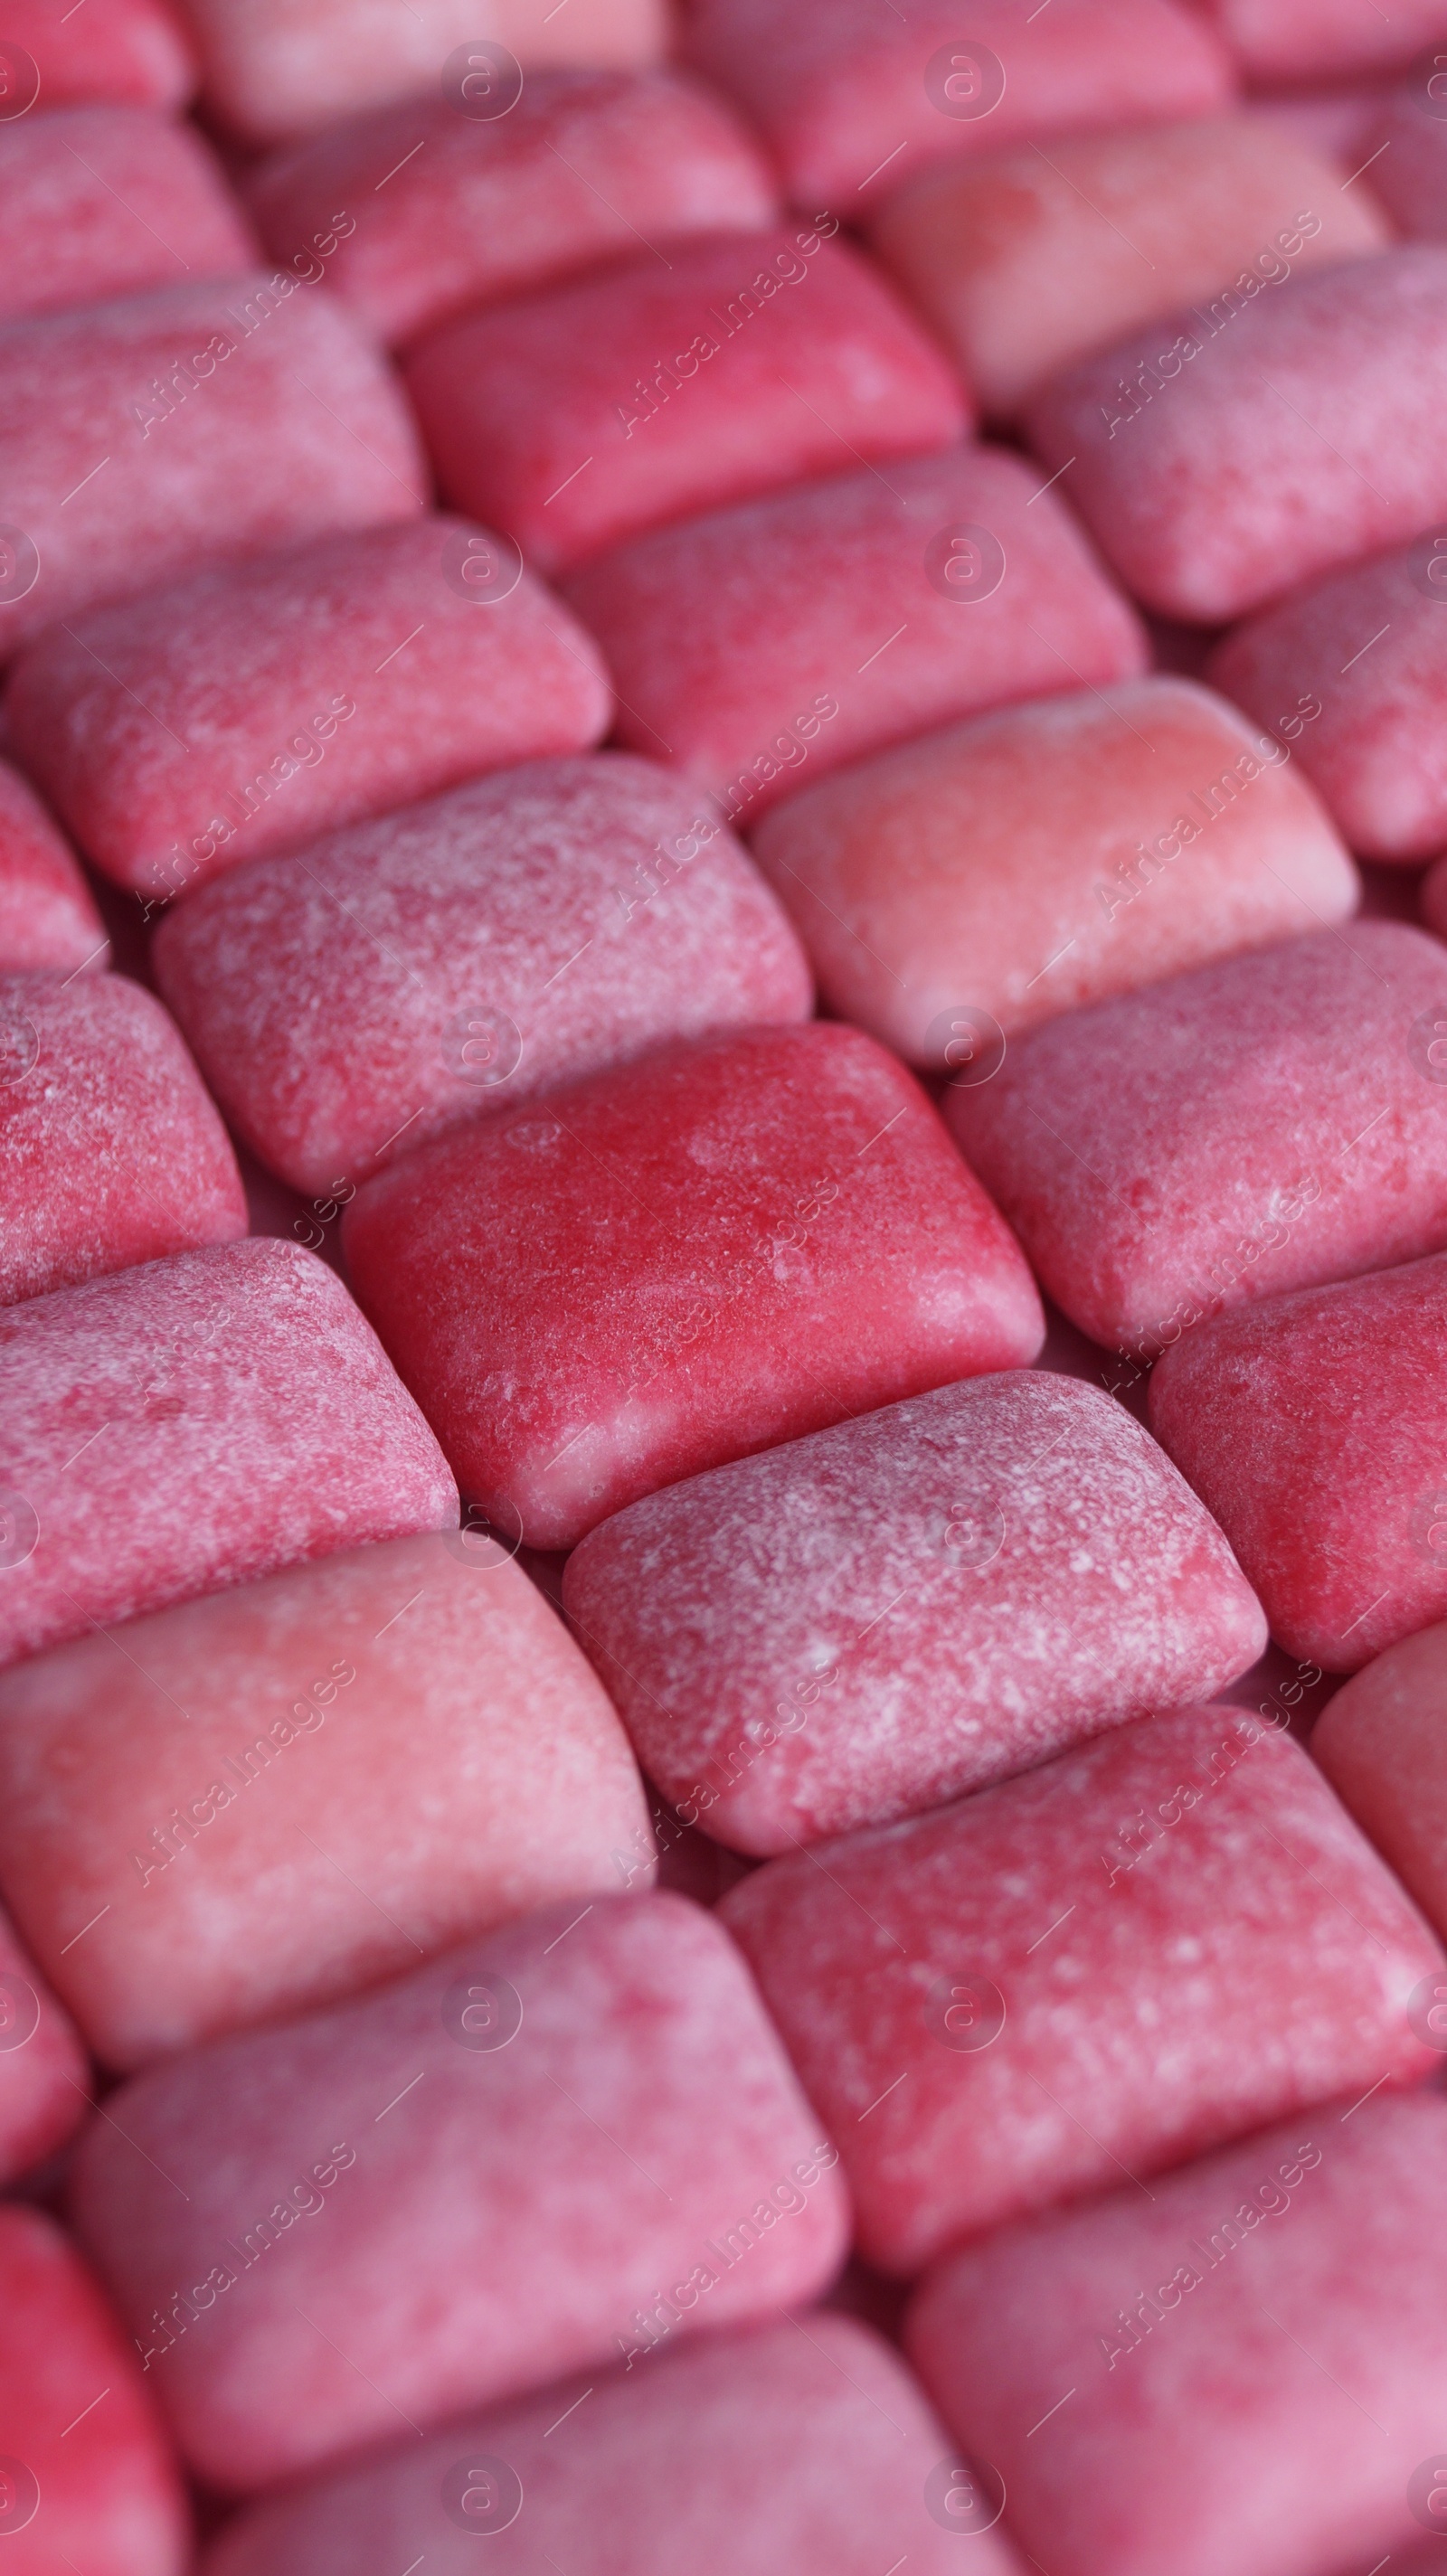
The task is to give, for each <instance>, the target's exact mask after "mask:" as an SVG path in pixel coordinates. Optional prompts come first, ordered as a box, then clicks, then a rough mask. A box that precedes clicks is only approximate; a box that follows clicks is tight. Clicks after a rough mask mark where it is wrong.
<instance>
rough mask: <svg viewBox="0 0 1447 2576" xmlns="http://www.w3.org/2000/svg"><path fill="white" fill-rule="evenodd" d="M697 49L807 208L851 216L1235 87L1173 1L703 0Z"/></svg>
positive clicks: (1212, 41) (694, 25)
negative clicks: (921, 185)
mask: <svg viewBox="0 0 1447 2576" xmlns="http://www.w3.org/2000/svg"><path fill="white" fill-rule="evenodd" d="M684 47H685V51H686V53H687V55H688V57H689V59H690V60H691V61H693V62H694V63H696V64H697V65H698V67H699V69H700V70H701V71H703V72H706V73H707V74H708V76H709V78H710V79H712V80H716V81H717V82H718V83H719V85H720V87H721V88H722V89H725V90H727V91H729V92H731V93H732V95H733V96H734V97H735V98H737V99H738V101H739V103H740V105H741V106H742V107H743V108H744V110H745V113H746V114H747V115H748V117H749V118H750V120H751V122H752V123H753V124H754V125H755V126H756V127H757V128H758V130H759V131H760V133H761V134H762V135H763V137H764V139H765V141H766V142H767V144H768V145H769V148H770V150H771V151H772V153H773V154H774V157H775V159H776V161H777V162H778V164H779V167H780V169H781V170H782V171H783V173H784V177H785V180H786V182H787V184H788V188H789V192H790V195H791V196H792V197H793V198H794V200H795V202H796V203H797V204H799V205H802V206H808V207H809V208H810V209H811V210H812V209H813V208H814V207H815V206H823V205H829V206H832V207H833V208H834V210H835V211H836V213H838V214H841V215H846V216H848V217H849V218H850V219H853V218H855V217H856V216H857V215H861V214H864V213H866V212H868V213H871V214H872V213H873V211H874V207H875V204H876V202H877V201H878V199H879V198H881V197H883V196H884V195H885V193H886V192H887V191H888V190H890V189H892V188H897V187H898V186H899V183H900V181H901V180H902V179H904V178H906V177H907V176H908V175H909V173H910V172H911V171H912V170H915V169H918V168H920V167H922V166H923V165H925V164H927V163H929V162H931V161H948V160H954V159H957V158H959V157H960V156H961V155H963V154H965V153H975V152H979V151H985V152H989V151H998V150H999V149H1001V148H1002V147H1003V146H1005V145H1007V144H1011V143H1014V142H1015V141H1017V140H1018V139H1021V138H1028V137H1030V136H1032V135H1036V134H1058V133H1062V132H1069V131H1070V130H1071V129H1072V128H1079V127H1081V126H1092V125H1119V124H1122V123H1126V122H1129V120H1130V119H1131V118H1132V117H1140V118H1142V119H1143V120H1146V119H1151V120H1159V121H1166V120H1169V119H1170V118H1173V117H1184V116H1202V115H1208V114H1209V113H1210V112H1211V110H1212V109H1213V108H1218V107H1222V106H1224V105H1225V103H1226V101H1227V99H1228V98H1229V97H1230V95H1231V92H1232V89H1233V86H1234V80H1233V75H1232V71H1231V67H1230V63H1229V60H1228V57H1227V55H1226V54H1225V52H1224V49H1223V48H1222V46H1221V44H1220V42H1219V40H1218V39H1217V38H1216V37H1215V36H1214V34H1213V33H1212V31H1211V30H1210V29H1209V28H1208V27H1207V26H1206V25H1205V24H1204V23H1203V21H1202V20H1201V19H1200V18H1199V17H1198V16H1197V14H1196V12H1195V10H1194V9H1189V8H1182V9H1177V8H1173V7H1171V6H1170V5H1169V0H1054V5H1053V6H1052V7H1051V8H1050V9H1048V10H1041V11H1037V12H1036V13H1035V14H1034V15H1033V16H1032V17H1029V18H1026V17H1025V16H1024V15H1023V14H1022V12H1021V11H1020V10H1019V9H1017V8H1015V7H1013V6H1012V5H1011V4H1010V0H967V5H963V6H962V5H960V0H925V5H924V6H923V7H921V8H917V9H911V10H910V11H909V13H908V16H907V17H906V16H904V15H902V14H899V13H894V14H891V13H890V12H889V11H888V10H887V9H882V8H881V7H880V6H879V5H878V0H793V5H792V6H791V7H790V8H789V9H788V10H787V11H783V10H781V9H780V8H779V5H778V0H694V5H692V6H691V7H690V9H689V10H688V12H687V22H686V28H685V34H684Z"/></svg>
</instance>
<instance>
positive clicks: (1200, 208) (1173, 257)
mask: <svg viewBox="0 0 1447 2576" xmlns="http://www.w3.org/2000/svg"><path fill="white" fill-rule="evenodd" d="M1303 222H1306V223H1309V224H1310V227H1311V229H1310V231H1309V232H1308V233H1303V231H1302V230H1301V226H1302V224H1303ZM870 237H871V240H872V242H873V246H874V248H875V250H876V251H877V252H878V254H879V256H880V258H881V259H882V260H883V262H884V264H885V266H886V268H888V269H889V270H890V271H891V272H892V274H893V275H894V276H895V277H896V278H897V279H898V281H899V283H900V285H901V286H902V288H903V289H904V291H905V293H906V294H907V295H908V296H909V297H910V298H911V300H912V301H913V302H914V303H915V304H917V305H918V307H919V309H920V311H921V312H922V313H923V314H924V316H925V318H926V320H927V321H928V322H930V323H931V324H932V326H933V327H934V329H935V330H936V331H937V332H938V333H939V336H940V338H941V339H942V340H943V342H944V344H945V346H946V348H947V349H950V350H952V351H953V353H954V355H955V357H956V358H957V359H958V361H959V364H960V366H961V368H962V369H963V372H964V375H965V378H966V381H967V382H968V383H969V384H971V385H973V387H974V389H975V391H976V393H977V394H978V395H979V398H980V401H981V402H982V403H983V405H984V407H985V409H986V410H987V411H989V412H991V413H994V414H996V415H997V416H1000V417H1003V418H1006V419H1008V418H1009V416H1010V414H1011V413H1012V412H1013V411H1015V410H1016V409H1017V408H1018V406H1019V405H1020V403H1021V402H1023V401H1024V400H1025V399H1026V398H1027V397H1028V396H1029V395H1031V394H1033V393H1034V392H1036V390H1037V389H1038V388H1039V386H1040V385H1041V384H1042V383H1043V381H1044V379H1045V378H1046V377H1047V376H1050V375H1053V374H1054V373H1055V372H1056V371H1057V370H1058V369H1059V368H1061V367H1065V366H1070V365H1072V364H1073V363H1074V361H1075V360H1076V359H1078V358H1083V357H1085V356H1087V355H1088V354H1089V353H1090V351H1092V350H1094V349H1101V348H1107V347H1109V345H1110V344H1111V342H1112V341H1115V340H1119V339H1122V338H1124V336H1125V334H1126V333H1127V332H1129V331H1135V330H1139V328H1140V327H1141V325H1142V324H1143V323H1145V322H1151V321H1154V320H1156V319H1157V318H1158V317H1159V316H1161V315H1164V314H1169V313H1173V312H1174V311H1175V309H1176V307H1177V305H1179V304H1190V303H1194V302H1195V301H1196V300H1197V298H1200V299H1201V300H1202V301H1205V300H1207V299H1209V298H1210V297H1211V296H1213V295H1216V294H1219V293H1220V291H1221V289H1222V288H1223V287H1226V286H1230V285H1232V284H1234V282H1235V280H1236V277H1237V275H1238V274H1239V272H1240V271H1241V270H1242V269H1243V268H1249V267H1250V266H1251V265H1252V263H1253V262H1264V263H1265V269H1266V271H1267V272H1274V273H1276V274H1279V275H1283V276H1284V275H1286V274H1288V273H1289V272H1290V270H1291V266H1292V261H1293V259H1294V260H1295V261H1296V262H1297V263H1298V264H1299V266H1301V267H1317V266H1320V265H1322V264H1323V263H1325V262H1327V261H1333V260H1345V259H1351V258H1353V257H1355V256H1359V255H1360V254H1362V253H1363V252H1367V251H1374V250H1380V249H1381V248H1382V247H1383V246H1384V244H1385V243H1386V242H1387V241H1389V240H1390V238H1391V232H1390V228H1389V226H1388V224H1387V223H1386V220H1385V218H1384V217H1383V216H1382V214H1381V213H1380V211H1379V210H1378V208H1377V207H1376V206H1375V205H1374V203H1373V201H1372V199H1371V197H1370V196H1368V195H1366V194H1358V195H1356V196H1343V194H1342V188H1341V177H1340V173H1339V172H1338V171H1337V170H1335V169H1333V168H1332V167H1331V166H1330V165H1329V163H1328V162H1327V161H1326V160H1325V159H1324V158H1323V156H1322V155H1321V154H1320V153H1318V152H1314V151H1312V150H1311V148H1310V146H1309V145H1307V144H1306V143H1297V142H1295V141H1293V140H1291V139H1290V138H1288V137H1286V136H1283V135H1281V134H1280V133H1277V132H1274V131H1272V130H1271V129H1269V128H1268V127H1267V126H1265V125H1264V124H1260V123H1256V122H1253V121H1252V120H1251V119H1250V118H1247V117H1244V116H1236V117H1214V118H1211V119H1208V120H1204V121H1202V122H1201V123H1200V124H1195V125H1148V126H1141V127H1138V128H1136V129H1135V130H1134V131H1130V132H1126V133H1108V134H1099V135H1095V134H1090V135H1080V136H1066V137H1062V138H1061V139H1059V140H1058V141H1055V142H1053V143H1052V144H1051V147H1050V150H1049V152H1048V153H1046V152H1042V151H1041V150H1039V149H1038V148H1037V147H1035V146H1033V145H1028V146H1026V147H1025V148H1023V149H1021V150H1017V151H1015V152H1012V153H1009V154H1006V153H1000V154H998V155H993V156H991V157H989V158H983V159H980V160H977V161H967V162H965V163H963V164H962V165H959V166H946V167H945V168H943V169H938V170H930V171H927V172H925V173H924V174H923V175H922V176H921V177H919V178H918V179H916V180H915V181H914V182H913V183H912V184H911V185H910V186H908V187H906V188H904V189H902V190H901V191H900V193H899V194H898V195H897V196H891V197H890V198H889V199H888V201H887V202H886V204H885V205H884V207H883V209H882V210H881V211H880V212H879V213H878V214H876V215H875V216H874V218H873V221H872V223H871V226H870ZM1283 238H1289V239H1292V240H1293V241H1294V244H1295V248H1294V251H1293V252H1292V253H1291V254H1290V255H1286V254H1284V253H1283V250H1282V248H1281V247H1280V243H1281V241H1282V239H1283ZM1067 490H1068V487H1067Z"/></svg>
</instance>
